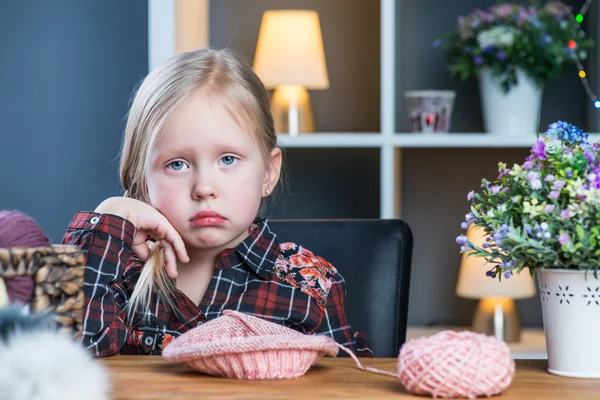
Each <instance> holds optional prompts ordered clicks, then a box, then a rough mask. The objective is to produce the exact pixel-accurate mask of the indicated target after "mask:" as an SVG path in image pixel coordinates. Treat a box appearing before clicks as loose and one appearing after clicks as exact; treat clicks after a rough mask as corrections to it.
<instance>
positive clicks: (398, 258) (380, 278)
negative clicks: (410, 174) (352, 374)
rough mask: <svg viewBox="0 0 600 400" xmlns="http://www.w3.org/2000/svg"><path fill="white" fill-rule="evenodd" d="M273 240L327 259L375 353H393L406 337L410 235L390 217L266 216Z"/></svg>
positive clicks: (349, 313)
mask: <svg viewBox="0 0 600 400" xmlns="http://www.w3.org/2000/svg"><path fill="white" fill-rule="evenodd" d="M270 226H271V228H272V229H273V231H274V232H275V233H276V234H277V238H278V240H279V242H294V243H296V244H298V245H301V246H303V247H305V248H307V249H308V250H310V251H312V252H313V253H315V254H316V255H319V256H321V257H323V258H325V259H326V260H327V261H329V262H330V263H331V264H333V266H335V267H336V268H337V270H338V271H339V272H340V274H342V276H343V277H344V279H345V280H346V289H347V295H346V313H347V316H348V321H349V322H350V324H351V325H352V327H353V328H354V329H356V330H359V331H361V332H363V333H364V334H366V335H367V337H368V338H369V341H370V343H371V349H372V350H373V353H374V355H375V357H397V356H398V352H399V350H400V346H402V344H404V341H405V340H406V319H407V313H408V290H409V284H410V268H411V261H412V248H413V237H412V232H411V230H410V228H409V226H408V225H407V224H406V222H404V221H402V220H392V219H388V220H385V219H345V220H271V221H270Z"/></svg>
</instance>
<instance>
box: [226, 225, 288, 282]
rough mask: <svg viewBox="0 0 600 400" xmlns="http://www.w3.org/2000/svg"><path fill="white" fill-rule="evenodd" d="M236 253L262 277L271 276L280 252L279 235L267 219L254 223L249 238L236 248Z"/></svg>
mask: <svg viewBox="0 0 600 400" xmlns="http://www.w3.org/2000/svg"><path fill="white" fill-rule="evenodd" d="M235 252H236V254H237V255H238V256H239V257H241V259H242V260H241V261H244V262H245V263H246V265H248V267H250V269H252V270H253V271H254V272H256V273H257V274H258V275H259V276H260V277H262V278H265V279H267V278H269V277H270V276H271V274H272V273H273V266H274V265H275V261H276V260H277V257H278V256H279V253H280V250H279V241H278V240H277V235H275V233H274V232H272V231H271V229H270V227H269V223H268V220H267V219H266V218H258V219H256V220H255V221H254V222H253V223H252V225H251V226H250V232H249V235H248V237H247V238H246V239H244V241H243V242H241V243H240V244H239V245H237V246H236V247H235Z"/></svg>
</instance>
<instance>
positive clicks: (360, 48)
mask: <svg viewBox="0 0 600 400" xmlns="http://www.w3.org/2000/svg"><path fill="white" fill-rule="evenodd" d="M494 3H495V1H492V0H489V1H488V0H460V1H459V0H449V1H446V2H444V3H443V4H444V7H441V4H442V2H440V1H437V0H397V1H393V0H382V1H379V0H245V1H239V0H210V1H209V0H150V1H147V0H127V1H123V0H101V1H100V0H53V1H46V0H20V1H11V0H0V121H1V123H2V125H1V130H0V209H18V210H21V211H23V212H25V213H27V214H29V215H31V216H33V217H34V218H35V219H36V220H37V221H38V222H39V223H40V225H41V226H42V227H43V228H44V230H45V231H46V232H47V233H48V234H49V235H50V237H51V239H52V241H53V242H54V243H59V242H60V241H61V239H62V235H63V234H64V232H65V230H66V228H67V225H68V223H69V221H70V219H71V217H72V216H73V215H74V214H75V213H76V212H77V211H80V210H93V209H94V208H95V207H96V205H97V204H98V203H100V202H101V201H102V200H103V199H105V198H107V197H109V196H112V195H119V194H121V187H120V184H119V179H118V161H119V149H120V141H121V137H122V133H123V129H124V125H125V120H126V116H127V111H128V105H129V102H130V100H131V96H132V94H133V92H134V89H135V88H136V85H138V84H139V83H140V81H141V80H142V79H143V78H144V77H145V76H146V74H147V73H148V71H149V69H151V68H153V67H154V66H156V65H157V64H158V63H160V62H162V61H164V60H165V59H166V58H168V57H169V56H171V55H173V54H175V53H177V52H179V51H184V50H188V49H191V48H195V47H199V46H203V45H210V46H213V47H216V48H225V47H229V48H231V49H234V50H236V51H238V52H240V53H242V54H243V55H245V56H246V57H247V58H248V59H249V60H250V61H252V60H253V59H254V57H255V52H256V49H257V42H258V37H259V31H260V28H261V21H262V18H263V13H264V12H265V11H267V10H272V9H297V8H302V9H307V10H313V11H315V12H317V14H318V16H319V21H320V29H321V34H322V43H323V52H324V57H325V60H326V72H327V78H328V81H329V82H328V87H327V88H325V89H319V90H310V98H311V101H312V105H313V109H314V119H315V131H316V133H314V134H310V135H308V138H306V139H304V136H303V135H299V136H296V137H293V136H290V135H286V134H281V135H280V137H281V144H282V145H283V147H284V148H285V151H286V156H287V163H288V165H287V166H288V175H289V181H290V193H289V195H288V196H287V197H286V198H281V199H280V200H278V202H277V203H276V204H275V205H274V206H273V208H272V209H271V210H270V212H269V216H270V217H271V218H380V217H381V218H392V217H400V218H402V219H404V220H406V221H407V222H408V224H409V225H410V227H411V228H412V230H413V233H414V238H415V242H414V243H415V247H414V256H413V268H412V280H411V294H410V310H409V324H410V325H419V326H433V325H469V324H470V323H471V318H472V315H473V311H474V309H475V306H476V301H475V300H468V299H464V298H460V297H458V296H457V295H456V294H455V288H456V282H457V277H458V271H459V265H460V254H459V248H458V247H459V246H458V245H457V244H456V242H455V238H456V236H457V235H458V234H460V233H462V232H463V230H462V229H461V228H460V223H461V222H462V221H463V219H464V215H465V213H466V212H467V211H468V203H467V201H466V194H467V193H468V192H469V191H470V190H472V189H477V188H478V186H479V183H480V180H481V178H483V177H486V178H488V179H493V178H495V176H496V171H497V163H498V162H499V161H504V162H507V163H509V164H512V163H514V162H522V160H523V158H524V157H525V156H526V155H527V154H528V148H529V146H530V145H531V144H532V143H533V139H528V138H525V139H523V138H518V137H516V138H514V137H513V138H510V137H508V138H501V139H489V138H485V137H484V138H482V137H483V136H485V134H482V133H481V132H483V130H484V127H483V121H482V116H481V115H482V112H481V107H480V97H479V96H480V95H479V88H478V85H477V81H476V80H475V79H472V80H469V81H467V82H465V83H462V82H459V81H457V80H455V79H453V78H452V77H451V76H450V75H449V74H448V72H447V66H446V63H445V60H444V56H443V53H442V52H441V51H440V50H439V49H436V48H434V47H433V46H432V42H433V41H434V39H435V37H436V36H437V35H439V34H442V33H444V32H449V31H452V30H454V29H455V26H456V18H457V16H458V15H462V14H467V13H469V12H471V11H472V10H473V9H474V8H476V7H481V8H484V7H487V6H490V5H493V4H494ZM566 3H567V4H569V5H571V6H572V7H573V9H575V10H577V9H578V8H580V7H581V5H582V4H583V1H575V0H572V1H567V2H566ZM386 10H392V13H389V12H386ZM598 17H599V15H598V7H597V5H596V4H595V3H592V6H591V7H590V10H589V11H588V13H587V16H586V21H585V24H584V26H585V29H587V30H588V34H589V35H590V36H591V37H592V38H593V39H595V40H599V39H600V37H597V36H598V32H597V30H596V28H595V26H596V25H597V21H598ZM588 28H589V29H588ZM590 29H591V30H590ZM594 35H595V36H594ZM598 57H599V54H598V51H597V49H596V48H595V47H594V48H592V49H590V51H589V58H588V60H587V61H586V62H585V65H586V68H587V69H588V71H589V74H588V75H589V78H590V82H591V84H592V86H593V87H595V85H596V84H597V80H596V78H595V76H594V75H597V74H600V71H598V68H597V67H596V66H597V65H598V63H597V60H598ZM423 89H444V90H453V91H456V93H457V96H456V100H455V103H454V111H453V115H452V126H451V132H450V133H448V134H447V135H434V136H431V135H428V136H422V137H420V136H419V135H418V134H415V133H409V132H408V131H409V124H408V114H407V111H406V104H405V100H404V92H405V91H407V90H423ZM598 112H599V111H597V110H595V109H594V108H593V107H592V106H591V105H590V101H589V98H588V97H587V96H586V94H585V92H584V90H583V87H582V85H581V83H580V79H579V78H578V76H577V70H576V68H575V67H573V71H572V72H571V73H566V74H565V75H564V76H563V77H561V78H560V79H557V80H555V81H553V82H552V83H550V84H549V85H548V86H547V87H546V88H545V89H544V93H543V102H542V111H541V117H540V127H541V128H543V129H542V130H545V127H546V126H547V125H548V124H549V123H551V122H553V121H555V120H559V119H560V120H565V121H568V122H570V123H572V124H575V125H577V126H579V127H581V128H583V129H584V130H585V131H588V132H599V131H600V127H598V114H597V113H598ZM319 135H320V136H319ZM353 135H354V136H353ZM367 135H369V136H367ZM403 135H404V136H403ZM332 138H333V139H332ZM363 139H364V143H363V142H362V140H363ZM338 268H340V269H341V270H342V271H343V266H338ZM365 268H368V266H365ZM518 306H519V308H520V310H521V313H522V322H523V325H524V326H529V327H540V326H541V324H542V322H541V311H540V302H539V298H538V296H537V295H536V296H535V297H533V298H529V299H526V300H519V301H518Z"/></svg>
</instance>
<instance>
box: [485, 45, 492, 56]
mask: <svg viewBox="0 0 600 400" xmlns="http://www.w3.org/2000/svg"><path fill="white" fill-rule="evenodd" d="M483 52H484V53H485V54H492V53H493V52H494V45H493V44H491V45H489V46H485V47H484V48H483Z"/></svg>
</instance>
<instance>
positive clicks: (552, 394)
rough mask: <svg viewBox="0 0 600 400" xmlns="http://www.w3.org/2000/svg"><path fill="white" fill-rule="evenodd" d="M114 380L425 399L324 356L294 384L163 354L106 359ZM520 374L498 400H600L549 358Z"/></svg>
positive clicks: (183, 387)
mask: <svg viewBox="0 0 600 400" xmlns="http://www.w3.org/2000/svg"><path fill="white" fill-rule="evenodd" d="M102 362H104V363H105V365H106V366H107V367H108V369H109V371H110V373H111V375H112V377H113V397H112V398H113V399H168V400H183V399H207V400H208V399H219V400H227V399H249V400H262V399H308V400H317V399H333V398H341V399H369V400H371V399H423V398H426V397H415V396H412V395H410V394H408V393H407V391H406V390H405V389H404V387H403V386H402V384H400V382H399V381H398V380H396V379H394V378H392V377H389V376H383V375H377V374H373V373H369V372H364V371H360V370H359V369H357V368H356V367H355V364H354V362H353V361H352V360H351V359H348V358H330V357H326V358H323V359H322V360H321V361H320V362H318V363H317V364H316V365H314V366H313V367H312V368H311V369H309V370H308V372H307V373H306V375H304V376H303V377H301V378H298V379H291V380H265V381H242V380H234V379H224V378H217V377H211V376H207V375H202V374H200V373H198V372H196V371H194V370H192V369H191V368H189V367H187V366H186V365H185V364H180V363H170V362H167V361H164V360H163V359H162V358H161V357H159V356H114V357H110V358H106V359H102ZM361 362H363V365H364V366H365V367H366V366H371V367H374V368H378V369H384V370H387V371H392V372H395V370H396V359H391V358H376V359H364V360H363V359H361ZM516 363H517V373H516V376H515V379H514V380H513V382H512V384H511V385H510V387H509V388H508V390H507V391H506V392H505V393H503V394H501V395H499V396H495V398H498V399H503V400H504V399H506V400H509V399H520V400H521V399H532V400H538V399H539V400H542V399H544V400H549V399H565V398H569V399H577V400H586V399H599V398H600V379H577V378H564V377H559V376H554V375H551V374H549V373H548V372H547V371H546V367H547V361H546V360H517V361H516Z"/></svg>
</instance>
